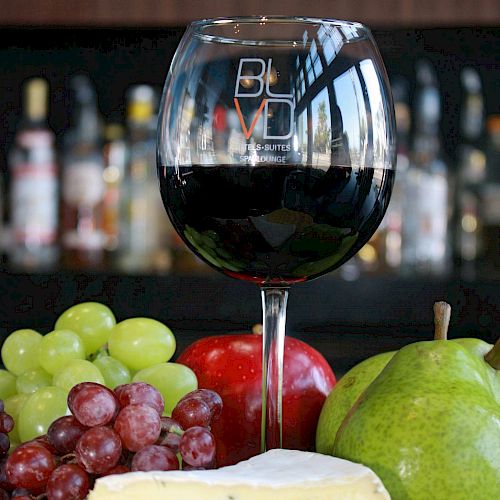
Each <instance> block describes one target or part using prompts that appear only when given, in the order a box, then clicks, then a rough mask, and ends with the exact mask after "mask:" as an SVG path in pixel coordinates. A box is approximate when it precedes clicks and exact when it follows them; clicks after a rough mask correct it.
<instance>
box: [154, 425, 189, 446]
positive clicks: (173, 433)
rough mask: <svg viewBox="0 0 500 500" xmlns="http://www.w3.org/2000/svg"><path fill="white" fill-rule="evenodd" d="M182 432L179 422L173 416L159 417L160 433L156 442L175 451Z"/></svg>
mask: <svg viewBox="0 0 500 500" xmlns="http://www.w3.org/2000/svg"><path fill="white" fill-rule="evenodd" d="M183 432H184V431H183V430H182V427H181V426H180V424H179V423H178V422H177V421H175V420H174V419H173V418H170V417H161V434H160V437H159V438H158V441H156V444H158V445H160V446H167V447H168V448H170V449H171V450H172V451H173V452H174V453H177V452H178V451H179V443H180V440H181V436H182V433H183Z"/></svg>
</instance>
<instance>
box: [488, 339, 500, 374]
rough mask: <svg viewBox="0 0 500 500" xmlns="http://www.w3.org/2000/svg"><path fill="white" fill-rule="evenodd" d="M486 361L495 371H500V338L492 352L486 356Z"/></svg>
mask: <svg viewBox="0 0 500 500" xmlns="http://www.w3.org/2000/svg"><path fill="white" fill-rule="evenodd" d="M484 360H485V361H486V362H487V363H488V364H489V365H490V366H492V367H493V368H495V370H500V337H499V338H498V339H497V341H496V344H495V345H494V346H493V348H492V349H491V351H488V352H487V353H486V354H485V356H484Z"/></svg>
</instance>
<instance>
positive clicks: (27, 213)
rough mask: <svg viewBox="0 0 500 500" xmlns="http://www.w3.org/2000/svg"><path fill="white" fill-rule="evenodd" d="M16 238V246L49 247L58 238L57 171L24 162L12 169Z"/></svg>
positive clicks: (50, 165)
mask: <svg viewBox="0 0 500 500" xmlns="http://www.w3.org/2000/svg"><path fill="white" fill-rule="evenodd" d="M11 193H12V194H11V196H12V198H11V203H12V207H11V213H12V230H13V238H14V241H15V242H16V243H27V242H32V243H33V244H36V245H50V244H52V243H54V242H55V240H56V235H57V217H58V213H57V212H58V210H57V208H58V201H57V168H56V166H55V165H54V164H46V165H40V164H32V163H21V164H18V165H16V167H15V168H14V169H13V178H12V191H11Z"/></svg>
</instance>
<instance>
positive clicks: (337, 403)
mask: <svg viewBox="0 0 500 500" xmlns="http://www.w3.org/2000/svg"><path fill="white" fill-rule="evenodd" d="M393 356H394V352H383V353H382V354H377V355H376V356H372V357H371V358H368V359H365V360H364V361H362V362H361V363H359V364H357V365H356V366H355V367H354V368H351V369H350V370H349V371H348V372H347V373H346V374H345V375H344V376H343V377H342V378H341V379H340V380H339V381H338V382H337V383H336V384H335V386H334V388H333V390H332V391H331V392H330V394H329V395H328V397H327V398H326V400H325V403H324V404H323V408H322V409H321V413H320V416H319V420H318V427H317V431H316V451H318V452H319V453H324V454H325V455H332V454H333V443H334V442H335V435H336V434H337V431H338V429H339V427H340V424H341V423H342V421H343V420H344V418H345V416H346V415H347V412H348V411H349V410H350V409H351V407H352V406H353V405H354V403H355V402H356V400H357V399H358V397H359V396H360V394H362V393H363V392H364V391H365V389H366V388H367V387H368V386H369V385H370V384H371V383H372V382H373V381H374V380H375V378H376V377H377V376H378V375H379V373H380V372H381V371H382V370H383V369H384V368H385V365H387V363H388V362H389V361H390V360H391V358H392V357H393Z"/></svg>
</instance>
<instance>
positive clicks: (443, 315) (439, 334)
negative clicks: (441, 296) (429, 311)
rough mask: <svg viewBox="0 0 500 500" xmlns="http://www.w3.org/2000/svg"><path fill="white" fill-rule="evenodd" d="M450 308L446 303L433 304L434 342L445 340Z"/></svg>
mask: <svg viewBox="0 0 500 500" xmlns="http://www.w3.org/2000/svg"><path fill="white" fill-rule="evenodd" d="M450 317H451V306H450V304H448V303H447V302H443V301H441V302H435V303H434V340H447V338H448V326H449V325H450Z"/></svg>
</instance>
